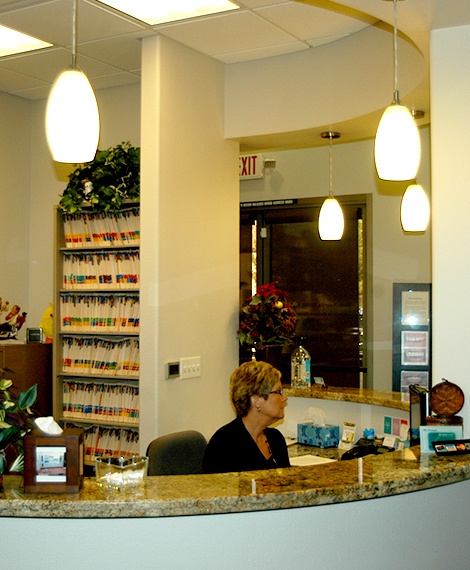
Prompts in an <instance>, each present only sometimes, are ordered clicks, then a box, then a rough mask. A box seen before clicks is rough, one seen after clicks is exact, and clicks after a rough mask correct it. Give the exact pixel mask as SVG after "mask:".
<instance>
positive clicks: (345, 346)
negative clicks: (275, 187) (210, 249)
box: [240, 197, 366, 387]
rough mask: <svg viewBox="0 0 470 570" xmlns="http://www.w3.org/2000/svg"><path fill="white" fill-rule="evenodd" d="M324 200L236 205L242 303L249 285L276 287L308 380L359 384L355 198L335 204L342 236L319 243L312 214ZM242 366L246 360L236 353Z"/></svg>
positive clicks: (360, 215)
mask: <svg viewBox="0 0 470 570" xmlns="http://www.w3.org/2000/svg"><path fill="white" fill-rule="evenodd" d="M322 202H323V199H308V200H307V199H305V200H296V201H295V203H294V204H289V205H277V206H270V205H264V204H263V203H261V204H259V205H256V206H253V205H251V204H250V205H248V204H242V208H241V226H240V230H241V231H240V302H243V301H244V299H246V297H248V296H250V295H251V292H252V287H254V286H255V284H258V285H261V284H263V283H269V282H272V281H277V282H278V284H279V286H280V287H281V289H284V290H285V291H286V292H287V294H288V297H289V301H290V302H291V304H292V305H293V307H294V308H295V311H296V313H297V318H298V324H297V330H296V333H297V335H298V336H299V337H300V336H305V337H306V344H305V345H306V348H307V350H308V351H309V353H310V356H311V358H312V376H321V377H323V378H324V380H325V382H326V383H327V385H331V386H354V387H359V386H362V385H364V373H365V372H366V355H365V352H364V350H365V348H364V347H365V341H364V339H365V331H364V326H363V323H364V311H365V306H364V304H365V303H364V299H365V295H364V275H365V267H364V260H365V255H364V243H365V240H364V227H365V225H364V217H365V211H366V206H365V201H362V200H361V199H360V197H357V198H354V197H350V198H348V200H347V202H345V201H343V200H341V207H342V210H343V214H344V218H345V231H344V234H343V238H342V239H341V240H340V241H330V242H327V241H322V240H320V238H319V235H318V215H319V211H320V208H321V204H322ZM291 351H292V348H291V349H289V350H284V351H283V356H282V362H283V366H282V372H283V381H284V382H286V381H287V382H288V381H290V352H291ZM240 356H241V360H244V359H245V358H246V357H247V355H246V354H245V351H243V350H241V352H240Z"/></svg>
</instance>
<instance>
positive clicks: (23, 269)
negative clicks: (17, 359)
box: [0, 93, 31, 332]
mask: <svg viewBox="0 0 470 570" xmlns="http://www.w3.org/2000/svg"><path fill="white" fill-rule="evenodd" d="M30 123H31V109H30V104H29V102H28V101H25V100H23V99H19V98H18V97H13V96H11V95H7V94H6V93H0V124H1V125H2V130H1V132H2V136H1V137H0V172H1V177H0V228H1V230H0V234H1V238H0V260H1V262H0V263H1V268H0V298H2V301H3V303H5V302H6V301H9V303H10V307H12V306H13V305H15V304H16V305H20V307H21V311H22V312H23V311H26V312H27V313H28V316H27V319H28V320H27V322H26V325H25V327H26V326H27V323H28V321H29V318H30V311H31V307H30V304H29V282H30V263H29V246H30V233H31V227H30V216H31V210H30V207H29V202H30V167H29V164H30V161H31V130H30ZM6 315H7V312H5V313H0V322H3V321H4V320H5V316H6ZM22 332H23V331H22Z"/></svg>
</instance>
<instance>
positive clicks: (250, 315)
mask: <svg viewBox="0 0 470 570" xmlns="http://www.w3.org/2000/svg"><path fill="white" fill-rule="evenodd" d="M296 325H297V317H296V314H295V311H294V309H293V308H292V306H291V305H290V304H289V302H288V300H287V294H286V293H285V292H284V291H283V290H282V289H280V288H279V287H278V284H277V283H276V282H274V283H267V284H265V285H260V286H259V287H257V288H256V294H255V295H253V296H252V297H248V298H247V299H246V301H245V302H244V303H243V306H242V311H241V315H240V328H239V329H238V331H237V338H238V340H239V341H240V344H241V345H242V346H244V347H247V348H254V349H256V351H259V350H264V349H265V348H267V347H272V346H280V347H283V346H286V345H290V344H291V343H292V339H293V337H294V334H295V327H296Z"/></svg>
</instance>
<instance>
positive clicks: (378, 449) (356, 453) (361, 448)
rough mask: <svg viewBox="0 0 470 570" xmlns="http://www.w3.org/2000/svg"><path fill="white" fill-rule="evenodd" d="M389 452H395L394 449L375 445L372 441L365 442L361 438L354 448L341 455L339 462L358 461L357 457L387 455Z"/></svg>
mask: <svg viewBox="0 0 470 570" xmlns="http://www.w3.org/2000/svg"><path fill="white" fill-rule="evenodd" d="M366 442H368V443H366ZM389 451H395V449H394V448H393V447H388V446H386V445H375V443H374V442H373V441H372V440H366V439H365V438H362V437H361V439H360V440H359V441H358V442H357V443H356V445H355V446H354V447H352V448H351V449H349V450H348V451H345V452H344V453H343V455H342V456H341V460H342V461H347V460H348V459H358V458H359V457H365V456H366V455H381V454H382V453H388V452H389Z"/></svg>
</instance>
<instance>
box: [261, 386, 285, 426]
mask: <svg viewBox="0 0 470 570" xmlns="http://www.w3.org/2000/svg"><path fill="white" fill-rule="evenodd" d="M259 406H260V412H262V413H263V414H264V415H265V416H268V417H269V418H271V419H272V421H271V422H270V423H274V422H276V421H278V420H282V418H283V417H284V408H285V407H286V406H287V396H286V395H285V394H284V393H283V391H282V384H281V382H280V381H279V382H276V384H274V386H273V387H272V388H271V390H270V392H269V395H268V397H267V399H266V400H265V399H264V398H260V399H259Z"/></svg>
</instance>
